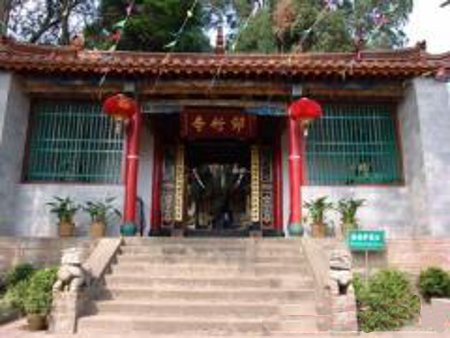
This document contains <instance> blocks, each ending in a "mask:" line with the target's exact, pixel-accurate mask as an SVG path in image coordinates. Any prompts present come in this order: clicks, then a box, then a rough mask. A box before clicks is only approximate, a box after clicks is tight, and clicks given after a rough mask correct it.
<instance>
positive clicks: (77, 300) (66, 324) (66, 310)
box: [49, 238, 123, 334]
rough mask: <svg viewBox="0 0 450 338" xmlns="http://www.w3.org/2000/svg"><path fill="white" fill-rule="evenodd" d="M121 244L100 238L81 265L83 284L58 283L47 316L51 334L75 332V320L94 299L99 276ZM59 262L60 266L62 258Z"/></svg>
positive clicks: (118, 241)
mask: <svg viewBox="0 0 450 338" xmlns="http://www.w3.org/2000/svg"><path fill="white" fill-rule="evenodd" d="M122 242H123V241H122V239H121V238H102V239H100V240H99V241H98V243H97V246H96V247H95V249H94V250H93V251H92V253H91V255H90V256H89V258H88V259H87V260H86V261H85V262H84V263H83V264H82V267H83V270H84V271H86V272H87V275H88V276H86V277H85V278H83V281H85V283H84V285H82V286H81V285H80V286H81V287H72V286H70V287H65V286H64V282H66V281H65V280H58V282H57V284H55V285H56V286H58V287H56V288H55V289H54V292H53V303H52V311H51V316H50V326H49V329H50V331H51V332H52V333H57V334H74V333H76V330H77V322H78V318H79V317H80V316H82V315H83V314H85V313H86V311H87V308H88V307H89V304H90V302H91V301H92V300H93V299H95V298H97V294H98V291H99V286H100V285H101V284H102V282H103V277H104V275H105V273H106V272H107V271H108V269H109V268H110V266H111V263H112V262H113V261H114V259H115V258H116V255H117V253H118V251H119V250H120V246H121V245H122ZM62 261H63V263H64V258H63V260H62ZM62 268H64V266H63V267H62ZM62 268H60V271H61V269H62ZM58 278H60V276H58ZM75 285H77V284H75Z"/></svg>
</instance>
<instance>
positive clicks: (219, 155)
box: [152, 109, 282, 236]
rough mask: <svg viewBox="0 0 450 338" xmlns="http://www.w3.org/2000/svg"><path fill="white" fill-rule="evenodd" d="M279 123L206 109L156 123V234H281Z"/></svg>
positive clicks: (154, 204) (154, 215) (161, 118)
mask: <svg viewBox="0 0 450 338" xmlns="http://www.w3.org/2000/svg"><path fill="white" fill-rule="evenodd" d="M277 121H278V120H276V119H274V118H262V117H258V118H257V117H256V116H253V115H249V114H247V115H246V114H241V113H236V112H233V111H232V112H225V111H222V110H220V111H210V110H208V111H205V112H203V111H202V110H201V109H199V110H195V111H194V112H193V113H192V114H191V113H190V112H189V111H186V112H185V113H184V114H182V115H181V117H179V116H176V115H175V116H173V117H167V116H164V117H160V118H159V120H156V119H155V121H154V124H155V125H156V126H157V127H156V128H155V130H157V131H158V135H157V137H156V141H155V142H156V147H155V149H156V153H155V167H154V173H155V175H154V181H153V196H154V199H153V206H152V230H153V231H154V232H153V233H155V234H157V235H172V234H174V233H179V232H180V231H181V232H183V234H184V235H187V236H190V235H194V236H195V235H200V236H202V235H205V236H246V235H248V234H249V231H250V230H252V231H255V229H256V230H262V232H263V234H264V235H271V234H274V235H278V234H281V227H282V218H281V217H282V216H281V215H280V214H281V210H282V204H281V201H282V200H281V186H282V182H281V153H280V146H279V140H280V137H279V132H278V131H279V123H278V122H277Z"/></svg>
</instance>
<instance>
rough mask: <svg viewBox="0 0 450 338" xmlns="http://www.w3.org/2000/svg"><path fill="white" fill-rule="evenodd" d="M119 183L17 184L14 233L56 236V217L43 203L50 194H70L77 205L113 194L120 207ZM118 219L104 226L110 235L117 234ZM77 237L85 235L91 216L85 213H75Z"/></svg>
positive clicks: (48, 200) (116, 203)
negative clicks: (106, 226) (114, 184)
mask: <svg viewBox="0 0 450 338" xmlns="http://www.w3.org/2000/svg"><path fill="white" fill-rule="evenodd" d="M123 193H124V187H123V186H122V185H117V186H113V185H92V184H86V185H78V184H27V183H25V184H21V185H19V186H18V190H17V198H16V208H15V222H14V224H15V234H14V235H16V236H29V237H55V236H57V227H56V224H57V219H56V217H55V216H54V215H52V214H50V212H49V208H48V206H47V205H46V203H47V202H50V201H51V200H52V199H53V196H61V197H66V196H69V197H70V198H72V199H73V200H75V201H76V202H77V203H79V204H83V203H85V202H86V201H89V200H99V199H100V200H101V199H104V198H106V197H116V200H115V202H114V205H115V207H116V208H117V209H119V210H122V209H123ZM120 223H121V220H120V219H119V218H115V219H114V220H113V221H112V222H111V224H109V226H108V229H107V234H108V235H109V236H118V235H119V230H120V229H119V226H120ZM75 224H76V230H75V235H76V236H88V234H89V232H88V230H89V225H90V219H89V216H88V215H87V214H86V213H85V212H82V211H80V212H78V214H77V215H76V216H75Z"/></svg>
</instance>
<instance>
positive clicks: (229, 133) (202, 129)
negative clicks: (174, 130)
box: [181, 109, 256, 139]
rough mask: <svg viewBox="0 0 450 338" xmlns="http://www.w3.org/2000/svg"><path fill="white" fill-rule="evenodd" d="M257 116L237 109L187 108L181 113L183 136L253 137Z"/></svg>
mask: <svg viewBox="0 0 450 338" xmlns="http://www.w3.org/2000/svg"><path fill="white" fill-rule="evenodd" d="M255 131H256V117H255V116H253V115H248V114H242V113H240V112H239V111H236V110H227V109H222V110H212V109H211V110H206V109H200V110H187V111H185V112H183V113H182V114H181V136H182V137H187V138H190V139H201V138H252V137H254V136H255Z"/></svg>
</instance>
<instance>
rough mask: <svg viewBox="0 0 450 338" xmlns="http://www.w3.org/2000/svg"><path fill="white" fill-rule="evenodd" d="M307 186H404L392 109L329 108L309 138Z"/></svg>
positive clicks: (373, 107) (353, 106)
mask: <svg viewBox="0 0 450 338" xmlns="http://www.w3.org/2000/svg"><path fill="white" fill-rule="evenodd" d="M306 151H307V167H308V174H307V175H308V184H310V185H353V184H395V183H400V182H401V179H402V177H401V170H400V158H399V150H398V142H397V134H396V123H395V115H394V114H393V109H392V107H391V106H389V105H326V106H325V107H324V117H323V118H322V119H321V120H319V121H316V122H314V123H313V125H312V126H311V128H310V131H309V135H308V137H307V146H306Z"/></svg>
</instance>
